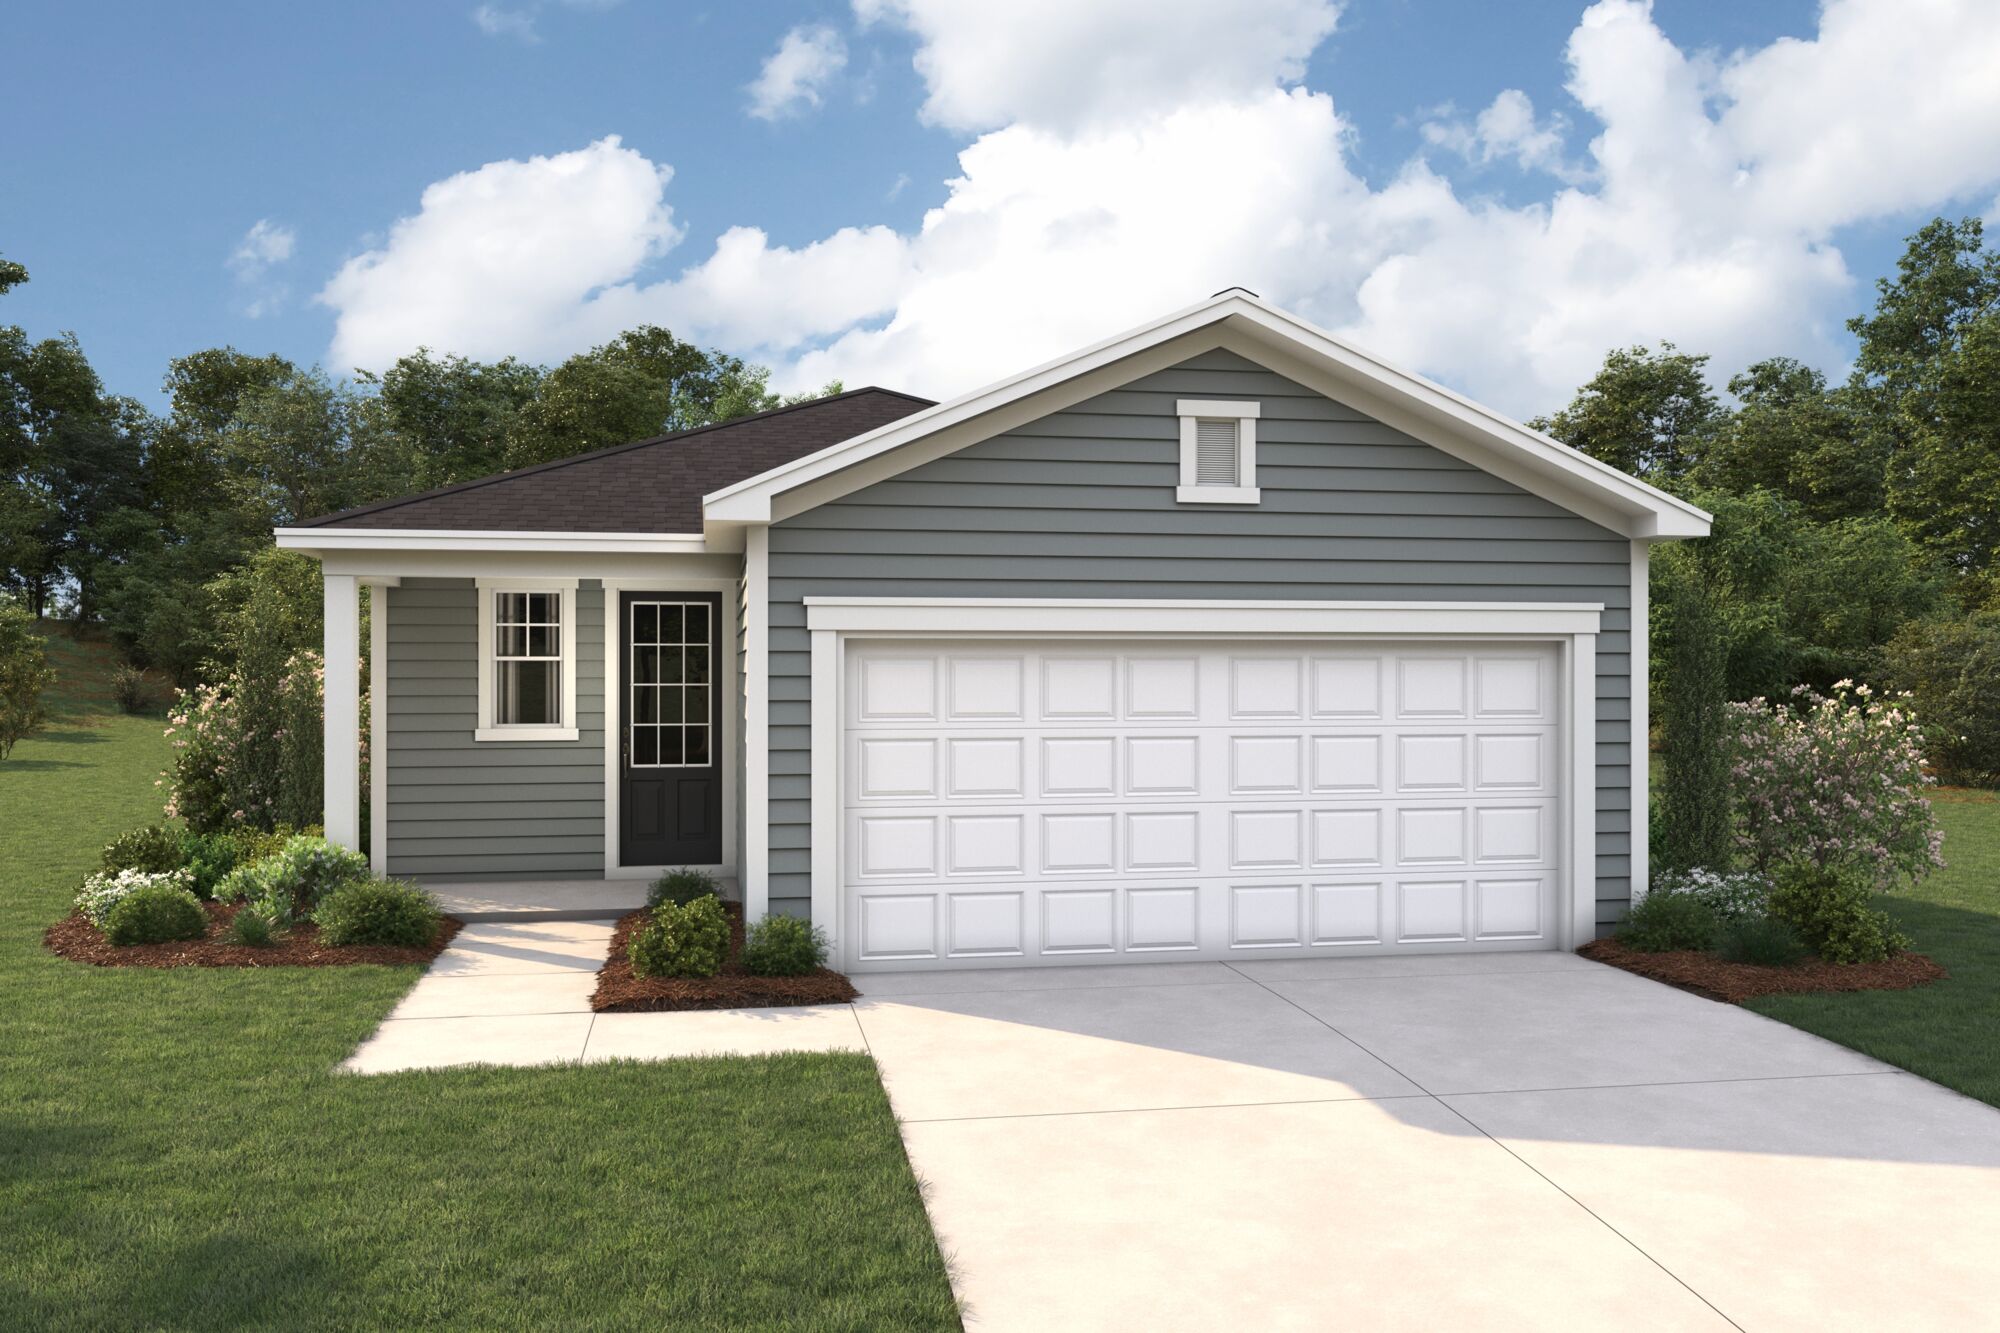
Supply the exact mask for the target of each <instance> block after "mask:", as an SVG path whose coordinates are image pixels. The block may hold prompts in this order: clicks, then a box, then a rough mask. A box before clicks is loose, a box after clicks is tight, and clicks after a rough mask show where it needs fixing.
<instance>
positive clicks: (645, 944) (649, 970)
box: [625, 894, 729, 977]
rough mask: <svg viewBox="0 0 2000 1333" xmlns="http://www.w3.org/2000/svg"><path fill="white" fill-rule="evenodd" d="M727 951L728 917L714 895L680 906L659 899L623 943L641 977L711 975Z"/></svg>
mask: <svg viewBox="0 0 2000 1333" xmlns="http://www.w3.org/2000/svg"><path fill="white" fill-rule="evenodd" d="M728 951H729V919H728V918H727V917H725V916H724V915H723V914H722V904H721V902H720V901H718V900H717V899H716V897H715V895H714V894H708V895H706V896H705V897H701V898H696V899H695V900H694V901H693V902H691V903H688V904H687V905H686V906H682V905H680V904H678V903H671V902H663V903H661V904H660V905H659V906H658V907H655V908H654V909H653V918H652V920H651V921H649V922H647V924H646V925H645V927H644V928H643V929H641V930H638V931H635V932H634V933H633V935H632V940H631V943H629V944H628V945H627V946H626V950H625V952H626V956H627V957H629V958H630V959H631V960H632V971H633V973H634V974H635V975H638V976H642V977H712V976H714V975H715V974H716V973H717V972H720V971H721V970H722V960H723V957H724V956H725V955H726V954H727V953H728Z"/></svg>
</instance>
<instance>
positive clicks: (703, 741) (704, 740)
mask: <svg viewBox="0 0 2000 1333" xmlns="http://www.w3.org/2000/svg"><path fill="white" fill-rule="evenodd" d="M687 761H688V762H689V763H690V764H705V763H707V762H708V728H707V727H689V728H688V729H687Z"/></svg>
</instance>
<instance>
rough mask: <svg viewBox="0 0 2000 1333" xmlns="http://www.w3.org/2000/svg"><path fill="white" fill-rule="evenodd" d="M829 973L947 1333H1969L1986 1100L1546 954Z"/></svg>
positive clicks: (1999, 1234)
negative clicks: (927, 1242)
mask: <svg viewBox="0 0 2000 1333" xmlns="http://www.w3.org/2000/svg"><path fill="white" fill-rule="evenodd" d="M858 984H860V985H861V988H862V989H863V991H864V992H865V995H866V998H865V999H864V1000H862V1001H861V1002H860V1003H859V1004H858V1005H857V1006H856V1017H858V1018H859V1020H860V1023H861V1029H862V1032H863V1034H864V1036H865V1038H866V1040H867V1044H868V1047H869V1049H870V1050H872V1051H873V1053H874V1055H875V1058H876V1059H877V1060H878V1061H879V1062H880V1064H881V1067H882V1071H883V1077H884V1080H885V1081H886V1083H887V1085H888V1088H889V1093H890V1097H891V1099H892V1101H893V1102H894V1104H895V1107H896V1110H897V1113H898V1114H899V1115H900V1116H901V1118H902V1120H903V1131H904V1137H905V1140H906V1142H907V1143H908V1145H909V1151H910V1157H911V1161H912V1162H913V1164H914V1165H915V1167H916V1171H917V1174H918V1175H919V1176H920V1177H921V1178H922V1179H923V1180H924V1181H925V1182H926V1183H927V1185H928V1188H929V1194H928V1202H929V1206H930V1209H931V1215H932V1218H933V1220H934V1222H935V1223H936V1226H937V1229H938V1233H939V1236H940V1239H941V1240H942V1242H943V1244H944V1246H945V1248H946V1252H947V1253H948V1254H949V1255H950V1256H951V1257H952V1259H953V1261H954V1264H955V1270H956V1275H955V1280H956V1282H957V1284H958V1289H959V1292H960V1295H961V1296H962V1297H963V1298H964V1300H965V1302H966V1305H967V1316H968V1322H969V1324H970V1326H971V1327H973V1328H975V1329H979V1330H999V1329H1035V1330H1050V1329H1149V1330H1159V1329H1249V1328H1256V1329H1279V1328H1300V1329H1304V1328H1328V1327H1339V1328H1345V1329H1374V1328H1418V1327H1421V1328H1427V1329H1438V1328H1477V1329H1502V1328H1565V1329H1569V1328H1609V1327H1614V1326H1616V1327H1620V1328H1671V1329H1681V1328H1698V1329H1715V1328H1720V1329H1726V1328H1729V1327H1731V1326H1735V1327H1740V1328H1745V1329H1788V1328H1798V1329H1806V1328H1810V1329H1831V1328H1854V1329H1884V1328H1939V1329H1946V1328H1953V1329H1955V1328H1973V1327H1992V1326H1993V1324H1994V1321H1995V1320H1996V1318H2000V1316H1996V1314H1995V1311H1996V1310H2000V1262H1996V1260H1995V1257H1994V1256H1995V1255H1996V1254H2000V1112H1996V1111H1994V1110H1993V1109H1991V1108H1989V1107H1987V1106H1984V1105H1982V1104H1980V1103H1977V1102H1973V1101H1971V1100H1968V1099H1966V1098H1963V1097H1960V1096H1958V1095H1957V1094H1955V1093H1951V1092H1947V1091H1945V1090H1944V1089H1942V1088H1939V1087H1937V1086H1936V1085H1934V1084H1931V1083H1928V1082H1925V1081H1923V1080H1921V1079H1918V1078H1915V1077H1913V1076H1911V1075H1909V1074H1905V1073H1902V1072H1900V1071H1896V1070H1893V1069H1891V1068H1890V1067H1889V1066H1886V1065H1883V1064H1880V1063H1878V1062H1876V1061H1873V1060H1870V1059H1867V1058H1865V1057H1863V1056H1860V1055H1857V1054H1855V1053H1853V1052H1851V1051H1848V1050H1845V1049H1843V1048H1841V1047H1838V1046H1834V1045H1831V1044H1829V1043H1827V1042H1823V1041H1821V1040H1819V1039H1818V1038H1816V1037H1811V1036H1808V1035H1806V1034H1804V1033H1801V1032H1797V1031H1795V1030H1793V1029H1791V1028H1788V1027H1785V1026H1783V1025H1782V1024H1778V1023H1774V1022H1771V1021H1769V1020H1766V1019H1763V1018H1760V1017H1758V1016H1756V1015H1754V1014H1751V1013H1748V1012H1745V1011H1743V1010H1740V1009H1736V1008H1732V1007H1729V1006H1726V1005H1720V1004H1714V1003H1711V1002H1709V1001H1706V1000H1701V999H1697V998H1695V997H1693V996H1690V995H1686V994H1683V993H1681V992H1679V991H1674V990H1671V989H1668V988H1667V987H1664V986H1660V985H1657V984H1655V983H1653V982H1649V981H1645V980H1642V979H1640V978H1637V977H1633V976H1630V975H1628V974H1625V973H1622V972H1617V971H1614V970H1612V969H1609V968H1606V967H1602V966H1600V965H1598V964H1595V963H1590V962H1586V961H1584V960H1582V959H1579V958H1576V957H1573V956H1570V955H1564V954H1519V955H1488V956H1485V957H1476V958H1468V957H1429V958H1407V959H1368V960H1361V959H1356V960H1345V961H1295V962H1268V963H1253V964H1242V965H1223V964H1186V965H1162V966H1123V967H1104V968H1070V969H1063V968H1050V969H1039V970H1033V971H1026V970H1023V971H1004V972H978V973H958V974H945V975H939V974H913V973H903V974H893V975H884V976H873V977H868V978H864V979H860V980H859V982H858Z"/></svg>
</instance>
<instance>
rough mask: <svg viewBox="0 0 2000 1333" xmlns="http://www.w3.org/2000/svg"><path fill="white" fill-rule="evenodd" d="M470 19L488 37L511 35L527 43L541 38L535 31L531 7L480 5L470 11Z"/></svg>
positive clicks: (533, 14)
mask: <svg viewBox="0 0 2000 1333" xmlns="http://www.w3.org/2000/svg"><path fill="white" fill-rule="evenodd" d="M472 21H473V23H474V24H475V25H476V26H477V27H478V28H479V30H480V31H481V32H483V33H485V34H486V35H487V36H488V37H511V38H513V39H514V40H515V41H517V42H525V43H527V44H529V45H533V44H534V43H536V42H539V41H541V40H542V38H541V34H540V33H538V32H536V31H535V9H534V8H533V7H531V8H528V9H502V8H501V7H500V6H499V5H481V6H479V8H477V9H475V10H473V11H472Z"/></svg>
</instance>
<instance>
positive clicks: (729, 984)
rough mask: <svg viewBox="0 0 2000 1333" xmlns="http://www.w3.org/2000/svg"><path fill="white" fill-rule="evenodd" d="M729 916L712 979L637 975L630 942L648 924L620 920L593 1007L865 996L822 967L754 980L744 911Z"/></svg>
mask: <svg viewBox="0 0 2000 1333" xmlns="http://www.w3.org/2000/svg"><path fill="white" fill-rule="evenodd" d="M722 910H723V914H724V915H726V916H727V917H728V918H729V959H728V961H727V962H725V963H724V964H723V965H722V971H720V972H718V973H717V974H716V975H714V976H712V977H636V976H633V975H632V960H631V959H630V958H628V957H627V956H626V953H625V943H626V941H627V940H629V939H630V938H631V936H632V932H633V931H635V930H637V929H639V928H640V927H641V926H643V925H645V924H646V911H645V909H644V908H641V909H640V910H639V911H636V912H628V913H627V914H626V915H624V916H622V917H620V918H618V925H617V927H616V928H615V929H613V931H612V932H611V956H610V957H608V958H606V959H605V960H604V966H603V967H602V968H601V969H599V970H598V973H597V992H596V994H594V995H592V996H591V997H590V1007H591V1008H592V1009H595V1010H597V1011H598V1012H599V1013H620V1014H632V1013H649V1012H654V1011H658V1010H666V1009H768V1008H777V1007H779V1006H790V1005H800V1004H846V1003H847V1002H848V1001H849V1000H852V999H854V998H855V997H856V996H857V995H859V994H860V992H859V991H857V990H855V989H854V987H853V985H852V984H850V983H849V982H848V980H847V978H846V977H844V976H842V975H841V974H840V973H838V972H833V971H829V970H828V969H826V968H824V967H821V968H815V969H814V970H813V971H811V972H808V973H806V975H804V976H802V977H758V976H752V975H751V974H750V973H749V972H748V971H747V970H746V969H745V968H744V966H743V909H742V907H741V906H739V905H738V904H736V903H724V904H723V905H722Z"/></svg>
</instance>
